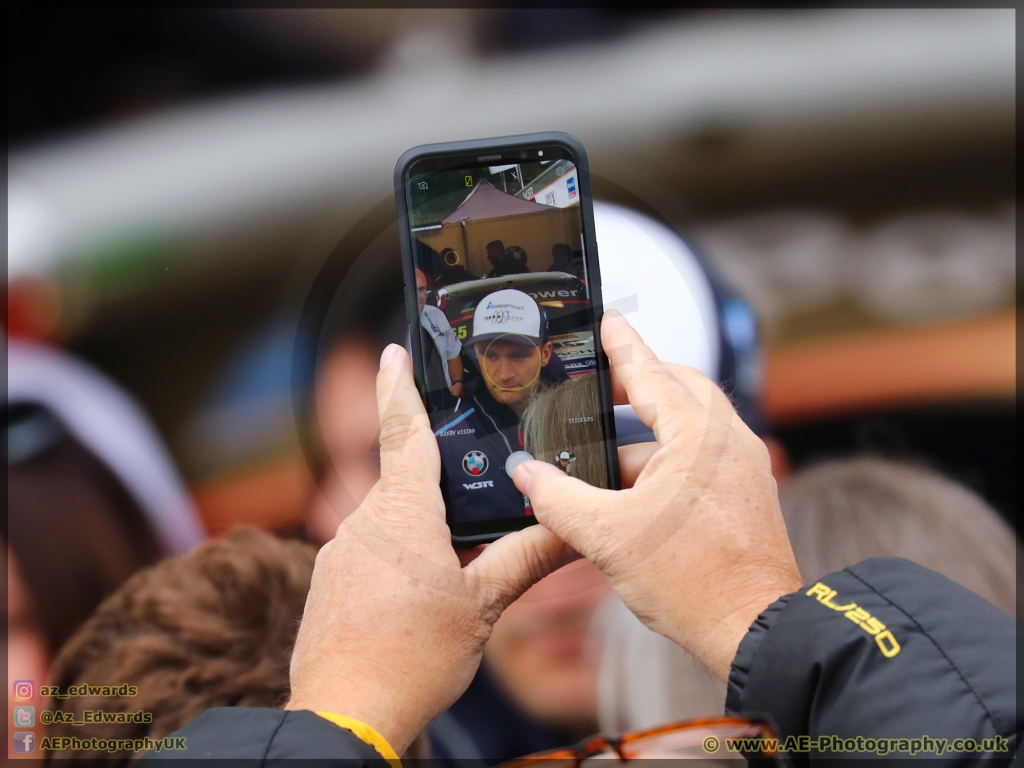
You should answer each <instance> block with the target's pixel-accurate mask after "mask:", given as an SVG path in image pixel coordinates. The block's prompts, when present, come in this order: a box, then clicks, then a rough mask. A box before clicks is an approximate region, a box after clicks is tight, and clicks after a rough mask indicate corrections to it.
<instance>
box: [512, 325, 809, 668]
mask: <svg viewBox="0 0 1024 768" xmlns="http://www.w3.org/2000/svg"><path fill="white" fill-rule="evenodd" d="M601 339H602V342H603V344H604V348H605V351H606V352H607V354H608V357H609V359H610V360H611V366H612V381H613V386H614V387H615V389H616V402H617V403H618V402H625V401H626V399H627V398H628V402H629V403H630V404H631V405H632V406H633V409H634V410H635V411H636V413H637V415H638V416H639V417H640V419H641V420H642V421H643V422H644V423H645V424H647V426H649V427H651V428H652V429H653V430H654V434H655V437H656V438H657V443H656V444H647V445H641V446H635V447H634V446H629V448H631V449H632V450H630V451H626V450H622V451H620V457H621V458H622V460H623V478H624V480H625V482H626V484H627V485H629V484H630V481H632V487H631V488H628V489H627V490H622V491H609V490H604V489H600V488H594V487H592V486H590V485H587V484H586V483H583V482H582V481H580V480H577V479H574V478H572V477H569V476H568V475H566V474H565V473H564V472H560V471H559V470H558V469H556V468H555V467H554V466H552V465H549V464H545V463H542V462H539V461H529V462H525V463H524V464H522V465H520V467H519V468H518V469H517V470H516V473H515V478H514V479H515V482H516V485H517V486H518V487H519V489H520V490H521V491H522V492H523V493H524V494H526V495H527V496H528V497H529V498H530V503H531V505H532V507H533V510H534V514H536V516H537V518H538V520H539V521H540V522H541V523H542V524H543V525H544V526H545V527H547V528H549V529H550V530H551V531H553V532H554V533H555V534H556V535H557V536H558V537H559V538H561V539H562V540H563V541H565V542H566V543H567V544H569V545H570V546H572V547H573V548H575V549H576V550H578V551H579V552H581V553H582V554H583V555H584V556H586V557H587V558H588V559H589V560H591V561H592V562H593V563H595V564H596V565H597V566H598V567H599V568H600V569H601V570H602V571H604V573H605V575H606V576H607V577H608V578H609V580H610V581H611V583H612V585H613V586H614V587H615V590H616V591H617V592H618V593H619V596H620V597H621V598H622V599H623V601H624V602H625V603H626V605H627V606H629V608H630V609H631V610H632V611H633V612H634V613H635V614H636V615H637V616H638V617H639V618H640V619H641V620H642V621H643V622H644V623H645V624H647V626H649V627H650V628H651V629H653V630H655V631H656V632H659V633H661V634H663V635H665V636H666V637H669V638H670V639H672V640H674V641H675V642H677V643H678V644H679V645H681V646H682V647H683V648H685V649H686V650H687V651H689V652H690V653H691V654H692V655H693V656H694V657H695V658H696V659H697V660H699V661H700V662H701V663H703V664H704V665H705V666H706V667H707V668H708V669H709V670H710V671H711V672H712V673H714V674H715V675H716V676H717V677H719V678H720V679H722V680H725V679H727V677H728V674H729V667H730V665H731V663H732V660H733V657H734V656H735V655H736V650H737V648H738V646H739V642H740V640H741V639H742V638H743V636H744V635H745V634H746V632H747V630H748V628H749V627H750V625H751V623H753V621H754V619H756V618H757V616H758V614H759V613H760V612H761V611H763V610H764V609H765V608H767V607H768V606H769V605H770V604H771V603H772V602H774V601H775V600H776V599H778V598H779V597H780V596H782V595H784V594H788V593H789V592H792V591H795V590H796V589H798V588H799V587H800V585H801V579H800V572H799V570H798V569H797V566H796V561H795V559H794V557H793V550H792V548H791V546H790V543H789V538H788V536H787V534H786V526H785V523H784V522H783V519H782V513H781V510H780V508H779V501H778V494H777V489H776V486H775V480H774V478H773V477H772V473H771V464H770V461H769V457H768V450H767V448H766V447H765V444H764V443H763V442H762V441H761V440H760V439H759V438H758V437H757V436H756V435H755V434H754V433H753V432H751V431H750V429H749V428H747V426H746V425H745V424H744V423H743V421H742V420H741V419H740V417H739V416H738V415H737V414H736V411H735V410H734V409H733V407H732V404H731V403H730V402H729V399H728V398H727V397H726V396H725V394H724V393H723V392H722V391H721V389H719V388H718V387H717V386H716V385H715V384H714V382H712V381H711V380H709V379H708V378H706V377H705V376H704V375H703V374H702V373H700V372H699V371H697V370H696V369H694V368H689V367H687V366H679V365H671V364H666V363H662V362H661V361H660V360H658V358H657V356H656V355H655V354H654V353H653V352H652V351H651V349H650V348H649V347H648V346H647V345H646V344H644V342H643V341H642V340H641V338H640V336H639V335H638V334H637V333H636V331H634V330H633V328H632V327H631V326H630V325H629V324H628V323H627V322H626V320H625V318H624V317H622V315H620V314H618V313H617V312H614V311H612V312H608V313H606V314H605V316H604V320H603V322H602V327H601Z"/></svg>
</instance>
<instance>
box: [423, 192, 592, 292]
mask: <svg viewBox="0 0 1024 768" xmlns="http://www.w3.org/2000/svg"><path fill="white" fill-rule="evenodd" d="M579 216H580V210H579V205H573V206H571V207H569V208H553V207H551V206H547V205H540V204H539V203H535V202H533V201H532V200H522V199H520V198H518V197H514V196H512V195H509V194H506V193H505V192H502V191H501V190H500V189H496V188H495V187H494V185H492V184H491V183H490V182H489V181H486V180H483V181H480V182H478V183H477V184H476V186H474V187H473V189H472V190H471V191H470V193H469V194H468V195H466V199H465V200H463V201H462V203H461V205H459V207H458V208H456V209H455V210H454V211H452V212H451V213H450V214H449V215H448V216H446V217H445V218H444V219H442V221H441V223H440V224H439V225H434V226H432V227H421V228H418V229H417V230H414V231H415V235H416V237H417V238H418V239H419V240H420V242H422V243H423V244H424V245H426V246H427V247H428V248H430V249H431V250H432V251H434V252H435V253H440V252H441V251H442V250H444V249H445V248H452V249H454V250H455V252H456V253H458V254H459V261H458V262H457V263H459V264H461V265H463V266H465V267H466V269H468V270H469V271H470V272H472V273H473V274H474V275H476V276H478V277H483V276H486V275H487V273H488V272H489V271H490V270H491V264H490V263H489V262H488V261H487V254H486V250H485V249H486V246H487V243H489V242H491V241H492V240H501V241H502V243H504V245H505V247H506V248H509V247H510V246H513V245H518V246H519V247H520V248H522V249H523V250H524V251H526V254H527V256H528V257H529V261H528V262H527V265H528V266H529V268H530V271H532V272H543V271H545V270H546V269H547V268H548V267H550V266H551V265H552V263H553V259H552V257H551V248H552V246H554V245H555V244H556V243H565V244H566V245H568V246H569V247H570V248H571V249H572V250H573V251H579V250H580V247H581V246H580V223H579Z"/></svg>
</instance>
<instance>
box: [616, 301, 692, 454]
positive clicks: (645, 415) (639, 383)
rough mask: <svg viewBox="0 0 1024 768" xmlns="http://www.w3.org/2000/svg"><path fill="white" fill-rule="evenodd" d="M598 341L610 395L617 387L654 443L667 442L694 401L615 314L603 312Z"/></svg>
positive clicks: (637, 336) (634, 332)
mask: <svg viewBox="0 0 1024 768" xmlns="http://www.w3.org/2000/svg"><path fill="white" fill-rule="evenodd" d="M601 341H602V343H603V345H604V349H605V353H606V354H607V355H608V358H609V360H610V361H611V366H612V374H613V380H612V381H613V394H615V393H614V387H616V386H617V387H620V388H621V390H620V392H619V395H620V396H621V395H622V394H625V396H626V402H628V403H629V404H630V405H632V406H633V410H634V411H635V412H636V414H637V416H638V417H639V418H640V420H641V421H642V422H643V423H644V424H646V425H647V426H648V427H651V429H653V430H654V436H655V438H656V439H657V440H658V442H659V443H664V442H666V441H668V440H671V439H672V438H673V437H674V436H675V435H676V434H678V432H679V431H680V430H681V429H682V427H683V424H682V421H681V420H682V419H683V418H684V417H685V415H686V413H687V412H688V411H689V410H690V409H692V408H693V407H695V406H697V404H698V400H697V398H695V397H694V395H693V393H692V392H690V390H689V389H688V388H687V387H686V386H684V385H683V384H682V383H681V382H680V381H678V380H677V378H676V377H675V376H674V375H673V374H672V372H671V371H670V370H669V369H668V367H667V366H666V365H665V364H664V363H662V362H661V361H660V360H659V359H658V356H657V355H655V354H654V352H653V351H652V350H651V348H650V347H648V346H647V345H646V344H644V342H643V339H641V338H640V335H639V334H638V333H637V332H636V331H635V330H633V327H632V326H630V324H629V323H628V322H627V321H626V318H624V317H623V316H622V315H621V314H619V313H618V312H615V311H614V310H612V311H610V312H607V313H605V315H604V318H603V320H602V321H601ZM616 402H618V400H617V399H616Z"/></svg>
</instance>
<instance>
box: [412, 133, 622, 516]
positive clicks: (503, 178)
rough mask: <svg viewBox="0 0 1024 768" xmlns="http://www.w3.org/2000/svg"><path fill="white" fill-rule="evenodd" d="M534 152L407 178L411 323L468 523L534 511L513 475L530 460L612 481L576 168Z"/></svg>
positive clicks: (455, 511)
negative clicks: (412, 262)
mask: <svg viewBox="0 0 1024 768" xmlns="http://www.w3.org/2000/svg"><path fill="white" fill-rule="evenodd" d="M530 154H531V155H532V156H533V157H531V158H530V160H529V161H523V162H520V163H515V164H504V165H502V164H498V165H481V166H478V167H467V168H459V169H455V170H443V171H435V172H430V173H417V172H416V168H415V166H414V167H413V169H412V173H411V174H410V175H409V176H408V183H407V194H408V199H409V211H410V226H411V228H412V236H413V244H414V250H415V257H416V270H415V275H416V291H417V293H416V295H417V306H418V310H419V314H418V317H419V324H418V328H414V329H413V332H414V333H416V332H418V333H419V334H420V342H421V344H420V346H421V349H422V352H423V357H424V360H423V367H424V370H425V371H426V383H427V389H428V397H427V400H428V410H429V411H430V417H431V422H432V425H433V428H434V435H435V436H436V437H437V441H438V446H439V447H440V453H441V462H442V489H443V491H444V492H445V495H446V501H447V503H448V509H449V516H450V522H453V523H455V524H456V525H455V526H454V528H453V530H454V531H455V532H456V533H472V532H474V530H475V529H476V528H477V527H478V526H475V525H474V523H483V522H485V521H492V522H493V521H494V520H502V519H511V518H523V517H524V516H528V515H530V514H531V510H530V505H529V501H528V500H527V499H526V498H525V497H524V496H523V494H522V493H520V492H519V490H518V489H517V488H516V487H515V485H514V484H513V482H512V479H511V476H510V470H511V469H514V467H515V466H516V465H517V464H518V462H519V461H521V460H523V459H524V458H536V459H539V460H541V461H546V462H549V463H550V464H553V465H554V466H556V467H558V468H559V469H561V470H562V471H564V472H566V473H568V474H569V475H571V476H573V477H577V478H580V479H581V480H584V481H585V482H587V483H590V484H591V485H595V486H600V487H607V486H608V469H607V466H606V461H605V454H604V444H603V441H604V434H603V430H602V426H601V418H600V396H599V389H598V379H597V373H596V368H597V362H596V357H595V346H594V333H595V325H594V322H593V313H592V310H591V303H590V295H589V292H588V287H587V279H586V274H585V268H584V259H583V252H582V248H583V245H582V239H581V229H582V218H581V215H580V200H579V192H578V188H577V187H578V180H577V171H576V166H575V165H574V164H573V163H572V162H571V161H570V160H567V159H551V160H546V159H544V158H543V152H539V151H536V150H535V151H533V152H531V153H530ZM534 158H535V159H534ZM523 522H526V521H523ZM459 524H463V525H459ZM481 530H482V528H481Z"/></svg>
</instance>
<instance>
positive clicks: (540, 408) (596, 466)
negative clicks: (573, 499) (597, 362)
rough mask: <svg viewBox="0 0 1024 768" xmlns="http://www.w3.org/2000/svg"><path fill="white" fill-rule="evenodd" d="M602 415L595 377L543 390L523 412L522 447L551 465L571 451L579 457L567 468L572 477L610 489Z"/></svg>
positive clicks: (589, 374) (587, 375) (588, 374)
mask: <svg viewBox="0 0 1024 768" xmlns="http://www.w3.org/2000/svg"><path fill="white" fill-rule="evenodd" d="M600 412H601V400H600V398H599V397H598V389H597V374H596V373H585V374H583V375H582V376H579V377H577V378H575V379H569V380H568V381H565V382H562V383H560V384H556V385H554V386H551V387H548V388H547V389H543V390H541V391H540V392H538V393H537V394H536V395H534V397H533V399H532V400H531V401H530V404H529V405H528V406H527V407H526V410H525V411H524V412H523V418H522V421H521V422H520V427H521V428H522V430H523V446H524V447H525V448H526V450H527V451H528V452H529V453H530V454H532V455H533V457H534V458H535V459H538V460H540V461H546V462H548V463H549V464H553V463H554V462H555V458H556V457H557V456H558V454H559V453H561V452H562V451H569V453H571V454H573V455H574V456H575V457H576V460H575V461H573V462H572V463H571V464H569V466H568V467H567V468H566V472H567V473H568V474H569V476H570V477H576V478H579V479H580V480H582V481H583V482H585V483H589V484H590V485H593V486H596V487H598V488H607V487H608V468H607V466H606V465H605V457H604V435H603V433H602V432H601V417H600ZM572 417H578V418H577V419H575V420H574V419H573V418H572Z"/></svg>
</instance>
